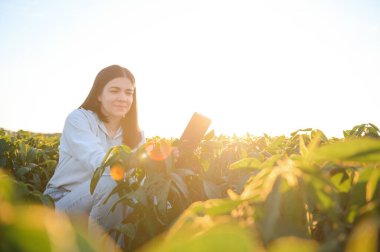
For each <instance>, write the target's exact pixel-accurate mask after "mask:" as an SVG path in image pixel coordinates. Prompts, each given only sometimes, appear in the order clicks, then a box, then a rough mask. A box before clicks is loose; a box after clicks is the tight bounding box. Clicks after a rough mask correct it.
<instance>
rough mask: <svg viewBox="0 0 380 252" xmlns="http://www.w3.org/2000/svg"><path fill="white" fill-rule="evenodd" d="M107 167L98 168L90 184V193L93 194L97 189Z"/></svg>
mask: <svg viewBox="0 0 380 252" xmlns="http://www.w3.org/2000/svg"><path fill="white" fill-rule="evenodd" d="M105 169H106V167H105V166H104V165H102V166H100V167H98V168H97V169H96V170H95V172H94V174H93V175H92V178H91V182H90V193H91V194H93V193H94V191H95V188H96V185H97V184H98V182H99V180H100V178H101V177H102V175H103V173H104V171H105Z"/></svg>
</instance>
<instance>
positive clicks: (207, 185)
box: [203, 180, 222, 199]
mask: <svg viewBox="0 0 380 252" xmlns="http://www.w3.org/2000/svg"><path fill="white" fill-rule="evenodd" d="M203 189H204V191H205V194H206V196H207V197H208V198H209V199H215V198H221V197H222V192H221V187H220V186H218V185H216V184H215V183H213V182H211V181H209V180H203Z"/></svg>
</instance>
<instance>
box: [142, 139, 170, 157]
mask: <svg viewBox="0 0 380 252" xmlns="http://www.w3.org/2000/svg"><path fill="white" fill-rule="evenodd" d="M145 150H146V151H147V154H148V156H149V157H150V158H151V159H153V160H156V161H160V160H165V159H166V158H167V157H169V156H170V154H171V152H172V147H171V145H170V143H168V142H167V141H160V142H157V143H152V144H150V145H148V146H147V148H146V149H145Z"/></svg>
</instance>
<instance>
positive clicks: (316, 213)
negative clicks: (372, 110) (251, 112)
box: [0, 124, 380, 251]
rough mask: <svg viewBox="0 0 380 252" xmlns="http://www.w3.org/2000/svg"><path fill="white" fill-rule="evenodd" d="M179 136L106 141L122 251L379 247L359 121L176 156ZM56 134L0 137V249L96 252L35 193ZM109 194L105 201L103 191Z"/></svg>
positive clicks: (79, 229) (217, 139)
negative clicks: (335, 134) (334, 132)
mask: <svg viewBox="0 0 380 252" xmlns="http://www.w3.org/2000/svg"><path fill="white" fill-rule="evenodd" d="M178 144H179V141H178V139H163V138H160V137H154V138H152V139H149V140H148V141H147V143H146V144H145V145H144V146H142V147H140V148H139V149H138V150H137V151H136V152H131V151H130V149H129V148H128V147H127V146H115V147H114V148H112V149H110V150H109V152H108V153H107V155H106V156H105V157H104V160H103V164H102V166H101V167H99V168H98V169H97V170H96V172H95V173H94V176H93V178H92V181H91V188H90V189H91V190H92V191H93V190H94V188H95V187H96V185H97V181H98V180H99V178H100V176H101V175H102V173H103V172H104V170H105V169H106V168H107V167H108V166H109V167H110V169H111V175H112V177H113V178H114V179H115V180H116V181H117V186H116V187H115V189H114V190H113V192H112V193H111V195H112V194H118V195H119V197H120V200H119V201H118V202H116V203H115V205H114V206H116V205H117V204H123V205H124V206H125V207H128V209H129V215H128V216H127V217H126V219H125V220H124V221H123V223H121V225H120V226H119V227H118V228H117V229H115V230H111V232H114V233H115V234H116V235H121V236H124V237H125V240H126V241H127V242H126V247H125V248H123V250H125V251H132V250H137V249H142V250H144V251H145V250H148V251H206V250H207V251H378V249H379V237H380V233H379V229H380V131H379V129H378V128H377V127H376V126H375V125H373V124H362V125H358V126H355V127H354V128H352V129H351V130H346V131H344V137H343V138H330V139H328V138H327V137H326V136H325V135H324V134H323V132H321V131H319V130H313V129H304V130H297V131H295V132H293V133H292V134H291V135H290V136H289V137H287V136H268V135H264V136H260V137H257V136H252V135H249V134H247V135H245V136H244V137H237V136H223V135H222V136H215V135H214V134H213V132H210V133H209V134H208V135H206V136H205V138H204V139H203V141H202V143H201V146H200V147H199V148H197V149H196V150H195V151H194V152H187V151H186V150H183V151H182V152H181V156H180V159H179V160H176V159H175V157H174V156H172V152H171V148H172V147H174V146H177V145H178ZM58 145H59V135H43V134H33V133H30V132H25V131H19V132H9V131H6V130H0V168H1V174H0V251H52V250H55V251H103V249H104V248H102V247H101V244H99V241H92V240H91V239H90V238H89V237H87V235H86V227H85V226H83V225H80V222H78V221H74V220H73V219H72V218H71V217H70V218H69V217H67V216H64V215H62V214H59V213H55V212H54V202H53V201H52V200H51V199H50V198H49V197H46V196H43V195H42V194H41V192H42V191H43V190H44V188H45V186H46V184H47V182H48V181H49V179H50V177H51V176H52V174H53V173H54V168H55V166H56V164H57V160H58ZM111 195H110V196H111Z"/></svg>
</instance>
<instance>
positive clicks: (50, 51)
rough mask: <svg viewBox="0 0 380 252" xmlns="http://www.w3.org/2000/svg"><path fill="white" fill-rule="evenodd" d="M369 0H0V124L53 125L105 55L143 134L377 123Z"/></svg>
mask: <svg viewBox="0 0 380 252" xmlns="http://www.w3.org/2000/svg"><path fill="white" fill-rule="evenodd" d="M379 13H380V1H370V0H364V1H343V0H341V1H333V0H330V1H327V0H322V1H301V0H290V1H280V0H277V1H253V0H246V1H243V0H234V1H217V0H213V1H207V0H202V1H201V0H193V1H178V0H155V1H153V0H150V1H143V0H133V1H132V0H125V1H121V0H119V1H116V0H112V1H90V0H86V1H73V0H69V1H57V0H35V1H17V0H16V1H11V0H8V1H7V0H0V34H1V35H0V36H1V37H0V91H1V92H0V93H1V99H0V108H1V109H0V127H4V128H7V129H11V130H18V129H24V130H30V131H36V132H46V133H47V132H61V130H62V127H63V123H64V120H65V118H66V116H67V114H68V113H69V112H70V111H72V110H73V109H75V108H76V107H78V106H79V105H80V104H81V103H82V102H83V100H84V99H85V98H86V96H87V94H88V92H89V90H90V88H91V86H92V82H93V80H94V78H95V75H96V74H97V72H98V71H99V70H100V69H101V68H103V67H105V66H108V65H110V64H120V65H123V66H125V67H127V68H129V69H130V70H131V71H132V72H133V73H134V74H135V77H136V79H137V90H138V103H139V112H140V124H141V128H142V129H144V131H145V132H146V135H147V136H153V135H159V136H165V137H170V136H173V137H179V136H180V134H181V132H182V130H183V128H184V127H185V125H186V123H187V121H188V119H189V118H190V116H191V114H192V113H193V112H194V111H198V112H200V113H203V114H205V115H207V116H209V117H211V118H212V119H213V124H212V125H211V128H213V129H215V130H216V132H217V133H226V134H232V133H233V132H236V133H237V134H240V135H241V134H244V133H245V132H250V133H252V134H255V135H261V134H262V133H263V132H266V133H268V134H271V135H280V134H289V133H290V132H292V131H294V130H297V129H299V128H306V127H312V128H319V129H321V130H323V131H324V132H325V133H326V134H327V135H328V136H342V130H344V129H349V128H351V127H353V126H354V125H356V124H360V123H367V122H372V123H375V124H376V125H378V126H380V113H379V109H378V108H380V99H379V98H378V96H379V95H378V93H379V92H378V87H379V86H380V15H379Z"/></svg>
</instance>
